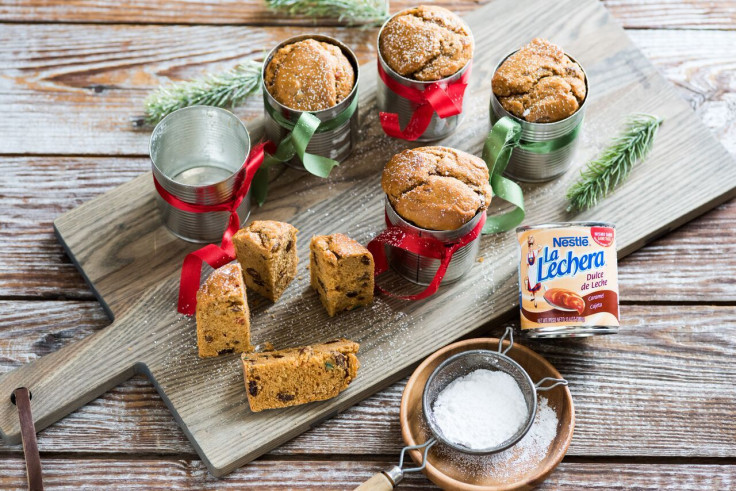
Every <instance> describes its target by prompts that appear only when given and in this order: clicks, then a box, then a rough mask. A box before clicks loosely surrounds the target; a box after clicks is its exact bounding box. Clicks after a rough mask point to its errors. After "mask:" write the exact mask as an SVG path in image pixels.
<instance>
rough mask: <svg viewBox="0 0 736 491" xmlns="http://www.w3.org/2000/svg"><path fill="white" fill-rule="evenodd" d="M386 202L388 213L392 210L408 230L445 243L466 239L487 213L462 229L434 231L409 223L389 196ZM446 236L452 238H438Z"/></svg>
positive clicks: (476, 216) (476, 215)
mask: <svg viewBox="0 0 736 491" xmlns="http://www.w3.org/2000/svg"><path fill="white" fill-rule="evenodd" d="M384 201H385V203H386V211H389V210H390V211H391V212H393V215H395V216H396V218H397V219H398V221H399V222H400V224H401V225H405V226H406V227H407V228H410V229H415V230H417V231H418V232H419V233H421V234H425V235H430V236H432V237H434V238H435V239H437V240H440V241H444V242H454V241H456V240H458V239H459V238H461V237H464V236H465V235H467V234H469V233H470V232H471V231H472V230H473V228H475V226H476V225H477V224H478V220H480V217H481V216H482V214H484V213H486V210H483V211H480V212H478V213H476V214H475V216H474V217H473V218H471V219H470V220H468V221H467V222H466V223H464V224H463V225H462V226H461V227H458V228H456V229H454V230H432V229H429V228H422V227H419V226H417V225H415V224H413V223H412V222H410V221H408V220H407V219H405V218H404V217H402V216H401V215H399V212H397V211H396V209H395V208H394V206H393V205H392V204H391V201H390V200H389V199H388V195H384ZM389 218H390V216H389ZM445 234H446V235H450V236H451V237H448V238H440V237H437V236H438V235H445ZM480 237H481V236H480V235H478V238H477V239H480ZM477 239H476V240H477Z"/></svg>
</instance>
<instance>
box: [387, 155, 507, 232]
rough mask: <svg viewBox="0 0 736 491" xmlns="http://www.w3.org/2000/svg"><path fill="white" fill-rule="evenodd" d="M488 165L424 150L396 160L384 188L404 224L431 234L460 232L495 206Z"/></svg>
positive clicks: (389, 165)
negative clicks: (409, 223) (407, 223)
mask: <svg viewBox="0 0 736 491" xmlns="http://www.w3.org/2000/svg"><path fill="white" fill-rule="evenodd" d="M488 177H489V176H488V167H487V166H486V163H485V162H484V161H483V159H481V158H479V157H476V156H474V155H471V154H469V153H466V152H463V151H460V150H455V149H453V148H447V147H419V148H414V149H409V150H404V151H403V152H401V153H398V154H396V155H394V156H393V157H392V158H391V160H390V161H389V162H388V163H387V164H386V167H385V168H384V169H383V176H382V178H381V186H382V187H383V191H384V192H385V193H386V195H387V196H388V199H389V201H390V203H391V205H392V206H393V207H394V210H395V211H396V213H398V214H399V215H400V216H401V217H402V218H404V219H405V220H407V221H409V222H412V223H413V224H414V225H416V226H418V227H421V228H425V229H429V230H456V229H458V228H460V227H462V226H463V225H464V224H466V223H467V222H469V221H470V220H472V219H473V217H475V215H476V214H478V213H479V212H483V211H485V210H486V209H487V208H488V206H489V205H490V203H491V197H492V196H493V192H492V190H491V185H490V184H489V183H488Z"/></svg>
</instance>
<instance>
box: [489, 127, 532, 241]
mask: <svg viewBox="0 0 736 491" xmlns="http://www.w3.org/2000/svg"><path fill="white" fill-rule="evenodd" d="M520 139H521V125H520V124H519V123H517V122H516V121H514V120H513V119H511V118H509V117H503V118H501V119H499V120H498V121H496V123H495V124H494V125H493V128H491V132H490V133H488V137H487V138H486V142H485V144H484V145H483V160H485V161H486V165H487V166H488V173H489V174H490V176H491V177H490V183H491V188H492V189H493V194H495V195H496V196H498V197H499V198H501V199H503V200H505V201H508V202H509V203H511V204H512V205H514V206H515V207H514V209H513V210H511V211H508V212H506V213H503V214H501V215H494V216H492V217H488V219H487V220H486V224H485V226H484V227H483V234H484V235H485V234H496V233H499V232H505V231H507V230H511V229H512V228H515V227H516V226H518V225H519V224H520V223H521V222H522V220H524V193H523V192H522V191H521V187H520V186H519V185H518V184H516V183H515V182H514V181H512V180H511V179H507V178H505V177H503V175H502V174H503V172H504V171H505V170H506V166H507V165H508V164H509V159H510V158H511V153H512V152H513V150H514V148H516V147H517V146H518V145H519V141H520Z"/></svg>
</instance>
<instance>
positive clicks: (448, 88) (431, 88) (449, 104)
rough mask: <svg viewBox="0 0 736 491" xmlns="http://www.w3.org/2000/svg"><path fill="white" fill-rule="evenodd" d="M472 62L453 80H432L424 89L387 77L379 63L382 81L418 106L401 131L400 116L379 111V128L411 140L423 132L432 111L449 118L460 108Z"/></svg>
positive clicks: (461, 107) (389, 134)
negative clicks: (402, 83)
mask: <svg viewBox="0 0 736 491" xmlns="http://www.w3.org/2000/svg"><path fill="white" fill-rule="evenodd" d="M470 63H471V65H468V68H467V70H465V72H464V73H463V74H462V75H461V76H460V78H459V79H458V80H456V81H454V82H451V83H447V82H435V83H433V84H430V85H428V86H427V87H426V88H425V89H424V90H419V89H415V88H413V87H407V86H405V85H401V84H400V83H399V82H397V81H396V80H394V79H392V78H391V77H389V76H388V74H387V73H386V71H385V70H384V69H383V67H382V66H381V62H380V61H379V62H378V75H379V76H380V77H381V80H383V83H384V84H386V86H387V87H388V88H389V89H390V90H391V92H393V93H395V94H396V95H398V96H399V97H403V98H404V99H409V100H410V101H411V102H413V103H415V104H419V107H418V108H417V109H416V110H415V111H414V113H413V114H412V115H411V119H410V120H409V124H407V125H406V128H404V130H403V131H402V130H401V126H400V125H399V115H398V114H395V113H384V112H382V113H380V115H379V116H380V120H381V127H382V128H383V131H384V132H385V133H386V134H387V135H388V136H391V137H394V138H401V139H404V140H409V141H414V140H416V139H417V138H419V137H420V136H422V135H423V134H424V132H425V131H426V130H427V127H428V126H429V123H430V122H431V121H432V114H434V113H435V112H436V113H437V115H438V116H439V117H440V118H443V119H444V118H449V117H450V116H456V115H458V114H460V113H461V112H462V111H463V95H464V94H465V88H466V87H467V86H468V79H469V78H470V69H471V68H472V62H470Z"/></svg>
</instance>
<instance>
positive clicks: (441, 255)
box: [367, 213, 486, 300]
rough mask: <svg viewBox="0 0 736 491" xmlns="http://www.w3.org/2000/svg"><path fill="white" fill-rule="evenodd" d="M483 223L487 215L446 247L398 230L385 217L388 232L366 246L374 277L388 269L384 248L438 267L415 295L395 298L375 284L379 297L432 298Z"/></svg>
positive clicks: (430, 239) (431, 240)
mask: <svg viewBox="0 0 736 491" xmlns="http://www.w3.org/2000/svg"><path fill="white" fill-rule="evenodd" d="M485 221H486V215H485V213H484V214H482V215H481V217H480V220H479V221H478V224H477V225H476V226H475V227H474V228H473V230H471V231H470V232H469V233H468V234H466V235H465V236H463V237H461V238H460V239H458V240H457V241H455V242H451V243H447V242H442V241H441V240H438V239H435V238H434V237H420V236H419V235H417V234H415V233H410V232H407V231H406V230H404V229H403V228H401V227H397V226H395V225H391V223H390V222H389V220H388V216H387V217H386V225H387V226H388V228H387V229H386V230H384V231H383V232H381V233H380V234H379V235H378V236H376V237H375V238H374V239H373V240H371V241H370V242H369V243H368V246H367V247H368V250H369V251H370V253H371V254H372V255H373V260H374V261H375V264H376V270H375V273H374V274H375V276H378V275H380V274H381V273H383V272H384V271H386V270H388V268H389V265H388V261H387V259H386V252H385V248H384V245H387V246H392V247H396V248H399V249H403V250H405V251H408V252H411V253H414V254H416V255H418V256H423V257H429V258H432V259H439V261H440V266H439V268H437V272H436V273H435V274H434V277H433V278H432V281H431V282H430V283H429V285H428V286H427V288H425V289H424V291H423V292H421V293H418V294H416V295H397V294H394V293H391V292H389V291H387V290H385V289H383V288H382V287H380V286H379V285H378V284H376V289H377V290H378V291H380V292H382V293H385V294H387V295H390V296H392V297H396V298H401V299H403V300H421V299H423V298H427V297H430V296H432V295H434V294H435V293H437V290H438V289H439V287H440V283H442V279H443V278H444V277H445V273H446V272H447V267H448V266H449V265H450V261H451V260H452V256H453V255H454V254H455V252H457V250H458V249H460V248H461V247H464V246H466V245H468V244H470V243H471V242H473V241H474V240H475V239H477V238H478V236H479V235H480V233H481V230H482V229H483V225H484V223H485Z"/></svg>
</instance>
